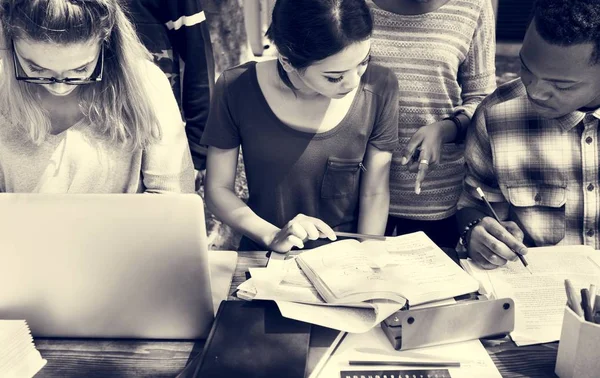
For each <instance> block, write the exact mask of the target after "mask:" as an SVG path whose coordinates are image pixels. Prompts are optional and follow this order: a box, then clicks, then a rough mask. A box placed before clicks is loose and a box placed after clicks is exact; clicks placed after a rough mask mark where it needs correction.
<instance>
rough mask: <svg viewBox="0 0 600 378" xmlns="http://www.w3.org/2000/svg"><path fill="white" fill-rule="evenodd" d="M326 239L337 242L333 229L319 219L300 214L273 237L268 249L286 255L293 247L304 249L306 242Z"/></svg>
mask: <svg viewBox="0 0 600 378" xmlns="http://www.w3.org/2000/svg"><path fill="white" fill-rule="evenodd" d="M325 237H326V238H329V239H330V240H336V236H335V233H334V231H333V229H332V228H331V227H329V226H328V225H327V223H325V222H323V221H322V220H320V219H318V218H314V217H309V216H307V215H304V214H298V215H296V216H295V217H294V218H293V219H292V220H290V221H289V222H288V223H287V224H286V225H285V226H283V227H282V228H281V229H280V230H279V231H277V232H275V233H274V234H273V235H272V236H271V240H270V241H269V242H268V243H267V247H268V248H269V250H271V251H275V252H281V253H285V252H288V251H289V250H291V249H292V248H293V247H296V248H304V242H305V241H306V240H317V239H319V238H325Z"/></svg>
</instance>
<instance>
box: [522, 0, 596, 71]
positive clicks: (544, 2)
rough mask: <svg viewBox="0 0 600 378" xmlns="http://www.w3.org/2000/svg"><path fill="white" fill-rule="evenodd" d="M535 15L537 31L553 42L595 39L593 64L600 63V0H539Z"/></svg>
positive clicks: (575, 41) (571, 42)
mask: <svg viewBox="0 0 600 378" xmlns="http://www.w3.org/2000/svg"><path fill="white" fill-rule="evenodd" d="M533 19H534V20H535V26H536V30H537V32H538V33H539V34H540V36H541V37H542V38H543V39H544V40H545V41H547V42H549V43H551V44H554V45H559V46H572V45H577V44H582V43H593V44H594V51H593V53H592V56H591V64H597V63H600V0H536V2H535V5H534V8H533Z"/></svg>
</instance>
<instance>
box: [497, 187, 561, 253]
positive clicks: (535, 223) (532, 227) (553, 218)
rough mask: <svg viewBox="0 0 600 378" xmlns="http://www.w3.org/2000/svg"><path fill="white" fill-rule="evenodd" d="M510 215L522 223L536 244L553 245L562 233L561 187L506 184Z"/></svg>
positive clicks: (526, 232)
mask: <svg viewBox="0 0 600 378" xmlns="http://www.w3.org/2000/svg"><path fill="white" fill-rule="evenodd" d="M507 189H508V197H509V198H508V200H509V202H510V203H511V205H512V206H511V212H512V213H513V214H511V217H515V218H517V219H518V220H519V221H520V222H519V223H520V224H521V225H522V227H526V229H525V230H523V231H524V232H525V234H526V235H529V236H530V237H531V238H532V239H533V241H534V242H535V245H536V246H543V245H554V244H557V243H558V242H560V241H561V240H563V239H564V237H565V203H566V202H567V190H566V188H565V187H561V186H553V185H545V184H537V185H520V186H519V185H513V186H511V185H508V186H507Z"/></svg>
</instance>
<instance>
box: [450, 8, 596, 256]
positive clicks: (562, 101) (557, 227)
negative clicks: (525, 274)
mask: <svg viewBox="0 0 600 378" xmlns="http://www.w3.org/2000/svg"><path fill="white" fill-rule="evenodd" d="M520 57H521V63H522V65H521V77H520V78H519V79H516V80H514V81H512V82H509V83H506V84H505V85H503V86H501V87H499V88H498V89H497V90H496V92H495V93H493V94H492V95H490V96H489V97H488V98H486V99H485V100H484V101H483V102H482V103H481V105H480V107H479V109H478V110H477V112H476V114H475V116H474V125H473V127H472V128H471V129H470V130H469V133H468V135H467V143H466V152H465V156H466V160H467V164H468V172H467V176H466V179H465V190H464V192H463V195H462V196H461V199H460V202H459V207H460V211H459V214H458V219H459V223H460V225H461V226H462V227H464V228H463V229H464V232H463V234H462V235H463V236H462V237H461V241H462V244H463V245H464V246H466V248H467V250H468V254H469V256H470V257H471V258H472V259H473V260H474V261H475V262H477V263H478V264H479V265H481V266H482V267H484V268H495V267H497V266H501V265H504V264H506V262H507V261H508V260H515V259H516V258H517V256H516V254H515V251H517V252H519V253H521V254H524V253H526V252H527V246H536V247H539V246H550V245H557V244H561V245H581V244H583V245H588V246H591V247H593V248H595V249H600V235H599V231H600V230H599V225H600V223H599V222H600V176H599V174H598V171H599V165H600V159H599V156H600V140H599V139H598V138H599V137H600V133H599V132H598V131H599V130H598V119H600V1H598V0H538V1H537V2H536V3H535V5H534V16H533V20H532V21H531V23H530V25H529V27H528V30H527V33H526V34H525V38H524V41H523V46H522V48H521V52H520ZM478 187H479V188H481V190H483V192H484V195H485V197H487V199H488V201H489V202H490V203H491V204H492V207H493V208H494V209H495V212H496V213H497V214H498V217H499V219H500V220H501V222H500V223H499V222H497V221H496V220H495V219H493V218H491V217H490V215H492V214H490V213H491V212H488V210H487V208H486V206H485V204H484V203H483V202H482V201H481V200H480V197H479V195H478V194H477V188H478Z"/></svg>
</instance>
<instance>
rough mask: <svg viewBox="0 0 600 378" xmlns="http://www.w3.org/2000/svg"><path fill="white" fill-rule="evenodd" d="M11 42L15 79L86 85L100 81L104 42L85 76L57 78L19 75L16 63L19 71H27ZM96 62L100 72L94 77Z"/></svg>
mask: <svg viewBox="0 0 600 378" xmlns="http://www.w3.org/2000/svg"><path fill="white" fill-rule="evenodd" d="M11 43H12V50H13V51H12V52H13V54H12V55H13V67H14V69H15V79H17V80H18V81H24V82H27V83H31V84H39V85H44V84H67V85H86V84H93V83H97V82H100V81H102V75H103V73H104V44H102V45H101V46H100V59H98V61H97V63H96V67H94V71H92V74H91V75H90V76H88V77H87V78H74V77H65V78H64V79H57V78H55V77H34V76H20V75H19V72H18V70H17V65H18V67H19V68H20V69H21V71H22V72H23V73H24V74H25V75H27V72H25V70H24V69H23V65H21V61H20V60H19V58H17V50H15V42H14V40H12V41H11ZM98 63H99V64H100V73H99V74H98V75H97V76H96V77H92V76H93V75H94V72H96V71H97V70H98Z"/></svg>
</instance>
